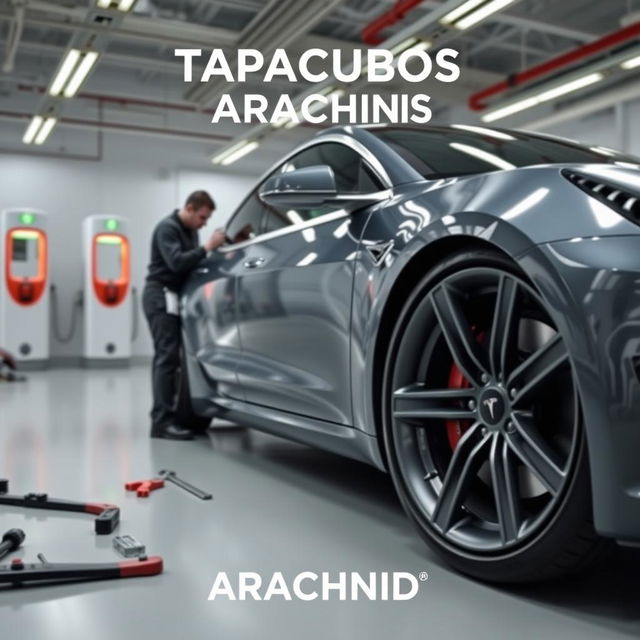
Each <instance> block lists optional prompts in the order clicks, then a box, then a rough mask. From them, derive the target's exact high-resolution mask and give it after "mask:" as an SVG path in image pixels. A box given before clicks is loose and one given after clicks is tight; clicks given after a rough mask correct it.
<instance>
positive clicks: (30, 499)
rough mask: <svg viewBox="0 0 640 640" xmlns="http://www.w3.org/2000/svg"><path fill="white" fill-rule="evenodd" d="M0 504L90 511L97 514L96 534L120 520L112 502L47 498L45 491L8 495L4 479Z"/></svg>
mask: <svg viewBox="0 0 640 640" xmlns="http://www.w3.org/2000/svg"><path fill="white" fill-rule="evenodd" d="M0 504H7V505H11V506H14V507H25V508H27V509H48V510H49V511H71V512H73V513H92V514H93V515H95V516H97V518H96V519H95V532H96V533H97V534H98V535H106V534H109V533H112V532H113V530H114V529H115V528H116V527H117V526H118V523H119V522H120V509H119V508H118V507H117V506H116V505H114V504H103V503H98V502H72V501H71V500H58V499H56V498H49V496H48V495H47V494H46V493H27V494H25V495H23V496H17V495H10V494H9V481H8V480H6V479H0Z"/></svg>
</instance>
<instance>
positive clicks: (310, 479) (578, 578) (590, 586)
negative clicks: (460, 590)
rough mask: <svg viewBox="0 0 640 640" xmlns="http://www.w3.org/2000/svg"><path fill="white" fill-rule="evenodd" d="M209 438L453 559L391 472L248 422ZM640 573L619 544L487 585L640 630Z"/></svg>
mask: <svg viewBox="0 0 640 640" xmlns="http://www.w3.org/2000/svg"><path fill="white" fill-rule="evenodd" d="M209 446H211V447H212V448H214V449H215V450H216V451H217V452H219V453H222V454H223V455H229V456H233V459H234V461H235V462H236V463H240V464H242V465H247V466H250V467H251V469H252V470H254V471H259V472H261V473H264V474H267V475H269V476H270V477H274V478H277V479H279V480H281V481H283V482H286V483H291V484H292V485H293V486H295V487H296V488H298V489H301V490H305V491H309V492H312V493H313V494H314V495H319V496H321V497H323V498H326V499H327V500H330V501H332V502H334V503H336V502H338V503H341V504H342V505H343V506H345V507H347V508H349V509H356V510H358V511H359V512H360V513H363V514H365V515H367V516H368V517H372V518H374V519H375V520H377V521H380V522H383V523H384V524H385V525H388V526H390V527H392V528H393V530H394V534H399V536H400V538H399V540H398V542H399V543H403V544H406V545H407V546H408V547H409V548H410V550H411V551H414V552H417V553H418V554H420V555H423V556H425V557H427V558H429V561H430V562H432V563H433V564H437V565H438V566H442V567H446V565H445V563H443V562H442V561H441V560H440V559H439V558H438V557H437V556H435V555H434V554H433V553H432V552H431V550H429V549H428V548H426V546H425V545H424V544H423V543H422V542H421V540H420V538H419V536H418V534H417V533H416V532H415V530H414V528H413V527H412V526H411V524H410V523H409V521H408V520H407V517H406V516H405V514H404V512H403V510H402V507H401V506H400V503H399V501H398V498H397V496H396V493H395V490H394V488H393V484H392V482H391V478H390V477H389V476H388V474H386V473H384V472H382V471H379V470H377V469H375V468H374V467H372V466H370V465H367V464H364V463H361V462H357V461H354V460H350V459H348V458H344V457H342V456H339V455H336V454H333V453H329V452H326V451H322V450H319V449H315V448H311V447H307V446H304V445H298V444H296V443H293V442H290V441H288V440H284V439H281V438H277V437H275V436H270V435H266V434H263V433H259V432H256V431H252V430H250V429H244V428H239V429H229V430H226V429H225V430H222V431H220V432H216V431H215V430H213V431H212V432H210V433H209ZM447 570H448V571H451V572H452V573H455V571H454V570H453V569H447ZM639 575H640V549H632V548H622V547H616V548H614V549H613V551H612V552H611V554H610V555H609V556H608V557H607V558H606V560H604V561H603V562H602V563H601V564H599V565H598V566H596V567H594V568H593V569H591V570H588V571H586V572H582V573H580V574H579V575H575V576H570V577H567V578H563V579H558V580H554V581H549V582H545V583H540V584H533V585H525V586H513V585H510V586H507V587H505V586H495V585H487V584H482V585H481V586H482V588H488V589H495V590H496V591H499V592H501V593H503V594H505V595H508V596H510V597H513V598H517V599H519V600H523V601H528V602H530V603H535V604H537V605H538V606H542V607H544V608H548V609H550V610H553V611H555V612H557V613H562V614H563V615H568V616H571V617H575V618H577V619H580V620H583V621H585V622H586V621H588V622H589V623H590V624H596V625H598V626H601V627H602V629H603V637H606V631H607V630H608V631H612V632H613V631H616V632H621V633H629V634H631V635H632V636H634V637H640V606H639V605H638V576H639ZM462 579H464V580H469V581H471V582H473V580H472V579H470V578H462ZM478 586H480V583H478ZM464 593H473V590H471V591H466V590H465V591H464Z"/></svg>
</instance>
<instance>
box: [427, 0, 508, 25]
mask: <svg viewBox="0 0 640 640" xmlns="http://www.w3.org/2000/svg"><path fill="white" fill-rule="evenodd" d="M513 2H515V0H489V2H487V1H486V0H467V2H464V3H463V4H461V5H460V6H459V7H456V8H455V9H454V10H453V11H450V12H449V13H447V14H446V15H445V16H444V17H443V18H442V19H441V20H440V22H442V23H443V24H446V25H452V26H454V27H455V28H456V29H461V30H462V29H468V28H469V27H472V26H474V25H476V24H478V22H480V21H481V20H484V19H485V18H487V17H488V16H490V15H492V14H493V13H496V12H497V11H501V10H502V9H504V8H505V7H508V6H509V5H510V4H512V3H513Z"/></svg>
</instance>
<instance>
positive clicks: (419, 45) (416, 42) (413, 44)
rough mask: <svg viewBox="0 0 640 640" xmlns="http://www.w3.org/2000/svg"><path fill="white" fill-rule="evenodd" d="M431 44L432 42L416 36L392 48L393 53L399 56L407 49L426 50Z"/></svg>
mask: <svg viewBox="0 0 640 640" xmlns="http://www.w3.org/2000/svg"><path fill="white" fill-rule="evenodd" d="M430 46H431V42H429V41H428V40H421V39H420V38H417V37H416V36H413V37H411V38H407V39H406V40H405V41H404V42H401V43H400V44H397V45H396V46H395V47H392V48H391V53H393V55H394V56H398V55H400V54H401V53H404V52H405V51H426V50H427V49H428V48H429V47H430Z"/></svg>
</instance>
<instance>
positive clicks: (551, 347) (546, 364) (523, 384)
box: [507, 334, 569, 405]
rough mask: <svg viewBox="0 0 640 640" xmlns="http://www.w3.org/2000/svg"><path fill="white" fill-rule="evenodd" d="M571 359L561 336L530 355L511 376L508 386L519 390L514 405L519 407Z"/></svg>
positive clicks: (552, 339) (557, 336) (555, 337)
mask: <svg viewBox="0 0 640 640" xmlns="http://www.w3.org/2000/svg"><path fill="white" fill-rule="evenodd" d="M568 359H569V355H568V354H567V350H566V349H565V346H564V343H563V342H562V338H561V337H560V335H559V334H557V335H556V336H554V337H553V338H551V340H549V341H548V342H547V343H546V344H545V345H543V346H542V347H541V348H540V349H538V351H536V352H535V353H533V354H532V355H530V356H529V357H528V358H527V359H526V360H525V361H524V362H523V363H522V364H520V365H519V366H518V367H517V369H516V370H515V371H514V372H513V373H512V374H511V376H510V377H509V380H508V382H507V386H508V387H509V388H510V389H511V388H515V389H517V393H516V396H515V398H514V399H513V404H514V405H517V404H518V402H519V401H520V400H522V399H523V398H524V397H525V396H526V395H527V394H528V393H530V392H531V391H532V390H534V389H535V387H536V386H537V385H539V384H540V383H541V382H544V381H545V380H546V379H547V378H548V377H549V376H550V375H552V374H553V373H554V372H555V370H556V369H557V368H558V367H559V366H560V365H562V364H564V363H565V362H567V361H568Z"/></svg>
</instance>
